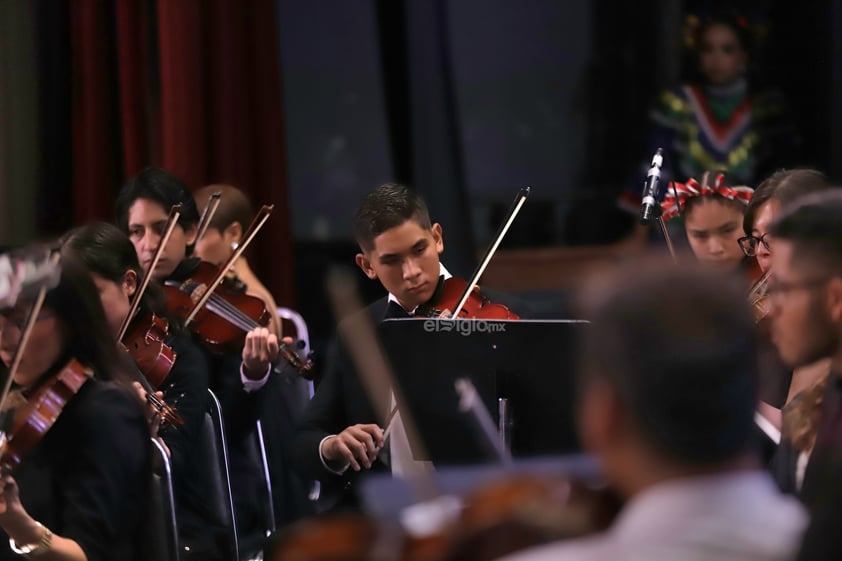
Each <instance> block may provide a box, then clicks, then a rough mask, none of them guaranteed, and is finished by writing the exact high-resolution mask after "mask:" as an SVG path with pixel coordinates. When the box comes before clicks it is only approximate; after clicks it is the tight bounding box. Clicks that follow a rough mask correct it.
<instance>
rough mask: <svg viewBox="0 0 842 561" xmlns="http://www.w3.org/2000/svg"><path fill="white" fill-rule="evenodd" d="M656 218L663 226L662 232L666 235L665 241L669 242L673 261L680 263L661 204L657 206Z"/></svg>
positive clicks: (668, 246) (668, 245) (668, 247)
mask: <svg viewBox="0 0 842 561" xmlns="http://www.w3.org/2000/svg"><path fill="white" fill-rule="evenodd" d="M655 220H657V221H658V225H659V226H660V227H661V233H662V234H663V235H664V241H665V242H667V249H668V250H669V252H670V256H671V257H672V261H673V263H675V264H676V265H678V257H677V256H676V255H675V247H673V245H672V238H670V234H669V231H668V230H667V224H666V222H664V210H663V209H662V208H661V206H660V205H658V206H657V207H655Z"/></svg>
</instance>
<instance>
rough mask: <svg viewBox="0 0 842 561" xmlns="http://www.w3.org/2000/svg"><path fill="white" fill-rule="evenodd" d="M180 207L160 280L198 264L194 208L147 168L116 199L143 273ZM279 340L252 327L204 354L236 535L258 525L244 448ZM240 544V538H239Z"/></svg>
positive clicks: (180, 276)
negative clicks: (218, 414)
mask: <svg viewBox="0 0 842 561" xmlns="http://www.w3.org/2000/svg"><path fill="white" fill-rule="evenodd" d="M175 204H181V205H182V211H181V216H180V218H179V220H178V225H177V226H176V227H175V229H174V230H173V233H172V235H171V236H170V238H169V241H168V242H167V245H166V247H165V248H164V250H163V252H162V255H161V258H160V260H159V261H158V265H157V267H156V268H155V270H154V271H152V273H151V274H152V278H153V279H154V280H156V281H159V282H161V283H165V282H166V281H174V282H177V283H181V282H184V281H186V280H188V279H189V278H190V277H191V275H192V274H194V272H195V271H196V269H197V267H198V266H199V263H200V260H199V259H198V258H196V257H192V255H191V253H192V250H193V244H194V243H195V241H196V233H197V226H198V222H199V212H198V210H197V208H196V204H195V202H194V201H193V197H192V196H191V195H190V193H189V192H188V191H187V189H186V187H185V186H184V184H183V183H182V182H181V180H179V179H178V178H177V177H175V176H174V175H172V174H170V173H168V172H167V171H165V170H162V169H157V168H147V169H145V170H143V171H141V172H140V173H139V174H138V175H136V176H135V177H133V178H131V179H129V180H128V181H127V182H126V183H125V184H124V186H123V188H122V189H121V191H120V193H119V195H118V197H117V202H116V214H117V225H118V226H119V227H120V228H121V229H122V230H123V231H124V232H125V233H126V234H128V236H129V239H130V240H131V242H132V244H133V245H134V247H135V250H136V251H137V255H138V259H139V260H140V264H141V266H142V267H143V269H144V271H145V272H148V270H149V266H150V264H151V261H152V256H153V255H154V253H155V252H156V250H157V249H158V246H159V244H160V242H161V233H162V231H163V228H164V226H165V225H166V223H167V218H168V214H169V211H170V208H171V207H172V206H173V205H175ZM277 355H278V340H277V338H276V336H275V335H274V334H271V333H270V332H269V331H268V330H267V329H266V328H262V327H261V328H256V329H254V330H252V331H251V332H249V333H248V334H247V335H246V339H245V344H244V346H243V348H242V350H241V351H240V352H227V353H223V354H217V353H207V357H208V363H209V365H210V373H209V374H210V375H209V379H210V387H211V389H212V390H213V391H214V393H215V394H216V395H217V397H218V398H219V401H220V404H221V406H222V413H223V416H224V418H225V430H226V436H227V438H228V442H229V459H230V461H231V472H232V473H231V475H232V477H231V479H232V481H231V483H232V492H233V494H234V502H235V509H236V516H237V527H238V531H239V533H240V534H241V538H242V537H243V536H245V535H246V534H247V533H250V532H249V531H250V530H251V531H252V533H253V532H256V531H257V530H258V529H259V528H260V526H261V522H260V518H261V516H260V513H259V505H260V504H262V503H261V502H260V498H259V497H260V495H259V486H258V483H257V482H258V481H259V480H260V478H261V472H260V469H259V466H258V465H257V462H256V458H253V457H252V456H253V454H251V453H250V452H249V450H250V448H249V447H248V445H247V443H248V439H249V438H250V436H251V434H252V431H253V430H254V427H255V422H256V420H257V418H258V416H259V414H260V411H261V407H262V405H261V402H262V399H263V396H264V393H265V392H263V391H260V390H261V389H262V388H263V387H264V386H265V385H266V383H267V381H268V379H269V375H270V372H271V367H270V363H271V361H272V360H274V359H275V358H277ZM241 546H242V547H248V546H247V545H245V540H243V539H241Z"/></svg>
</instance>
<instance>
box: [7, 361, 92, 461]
mask: <svg viewBox="0 0 842 561" xmlns="http://www.w3.org/2000/svg"><path fill="white" fill-rule="evenodd" d="M91 376H92V373H91V371H90V370H88V369H86V368H85V367H84V366H82V364H81V363H79V361H77V360H76V359H73V360H71V361H70V362H69V363H68V364H67V366H65V367H64V368H62V369H61V371H59V372H58V374H55V375H53V376H52V377H51V378H50V379H48V380H47V381H45V382H44V383H43V384H41V385H40V386H39V387H38V388H37V389H36V390H35V391H34V392H33V393H32V395H30V396H29V397H28V398H27V400H26V403H24V404H23V405H21V406H20V407H18V408H17V409H16V410H15V412H14V418H13V422H12V429H11V430H10V431H9V432H8V434H6V441H5V443H4V445H3V447H2V453H0V465H2V467H3V469H5V470H7V471H13V470H14V469H15V468H16V467H17V466H18V465H19V464H20V462H21V461H22V460H23V458H24V457H25V456H26V455H27V454H29V452H31V451H32V450H33V449H34V448H35V447H36V446H37V445H38V443H39V442H40V441H41V439H42V438H43V436H44V435H45V434H46V433H47V431H49V430H50V429H51V428H52V426H53V425H54V424H55V422H56V420H57V419H58V417H59V415H61V412H62V411H63V410H64V407H65V406H66V405H67V404H68V403H69V402H70V400H71V399H73V396H75V395H76V394H77V393H79V389H80V388H81V387H82V386H83V385H84V384H85V382H87V381H88V380H90V378H91Z"/></svg>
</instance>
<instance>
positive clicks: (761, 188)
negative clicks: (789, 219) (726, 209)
mask: <svg viewBox="0 0 842 561" xmlns="http://www.w3.org/2000/svg"><path fill="white" fill-rule="evenodd" d="M830 187H831V184H830V181H829V180H828V179H827V176H825V174H823V173H822V172H820V171H819V170H815V169H810V168H797V169H790V170H783V169H782V170H778V171H776V172H775V173H773V174H772V175H770V176H769V177H767V178H766V179H764V180H763V182H762V183H761V184H760V185H758V186H757V189H755V190H754V195H752V197H751V201H750V202H749V203H748V207H747V208H746V213H745V216H744V217H743V230H744V231H745V233H746V234H751V230H752V228H753V227H754V218H755V215H756V214H757V209H759V208H760V207H761V206H763V205H764V204H766V203H767V202H768V201H771V200H776V201H779V202H780V203H781V208H786V207H787V206H789V205H790V204H792V202H793V201H794V200H796V199H798V198H799V197H803V196H804V195H807V194H810V193H816V192H819V191H824V190H825V189H829V188H830Z"/></svg>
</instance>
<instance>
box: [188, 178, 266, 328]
mask: <svg viewBox="0 0 842 561" xmlns="http://www.w3.org/2000/svg"><path fill="white" fill-rule="evenodd" d="M213 193H219V194H220V198H219V206H218V207H217V208H216V212H215V213H214V215H213V217H212V218H211V219H210V222H209V223H208V226H207V230H205V233H204V235H202V237H201V238H200V239H198V240H196V249H195V252H196V256H197V257H199V258H200V259H202V260H203V261H207V262H209V263H213V264H214V265H216V266H217V267H219V266H221V265H222V264H223V263H225V262H226V261H227V260H228V258H229V257H231V255H232V254H233V253H234V250H236V249H237V247H238V246H239V244H241V243H242V242H243V234H244V233H245V231H246V228H248V225H249V224H250V223H251V221H252V219H253V218H254V210H253V209H252V205H251V203H250V202H249V200H248V197H246V195H245V193H243V192H242V191H240V190H239V189H237V188H236V187H233V186H231V185H208V186H206V187H202V188H201V189H199V190H198V191H195V192H194V193H193V199H194V200H195V201H196V205H197V206H199V207H200V208H201V206H202V205H204V204H205V203H206V201H207V200H208V198H209V197H210V196H211V195H212V194H213ZM232 273H233V276H234V277H236V279H238V280H239V281H240V282H242V283H243V285H245V291H246V294H250V295H252V296H256V297H258V298H260V299H261V300H263V302H264V304H265V305H266V309H267V310H277V309H278V305H277V304H276V303H275V299H274V298H273V297H272V293H271V292H269V289H267V288H266V287H265V286H264V285H263V283H262V282H260V279H259V278H257V275H255V274H254V272H253V271H252V270H251V267H250V266H249V262H248V260H247V259H246V258H245V256H240V258H239V259H237V260H236V261H235V262H234V270H233V271H232ZM268 328H269V330H270V331H271V332H272V333H274V334H275V336H276V337H279V338H280V337H281V332H282V327H281V321H280V318H279V317H278V316H277V315H276V314H274V313H273V314H272V316H271V318H270V322H269V325H268Z"/></svg>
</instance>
